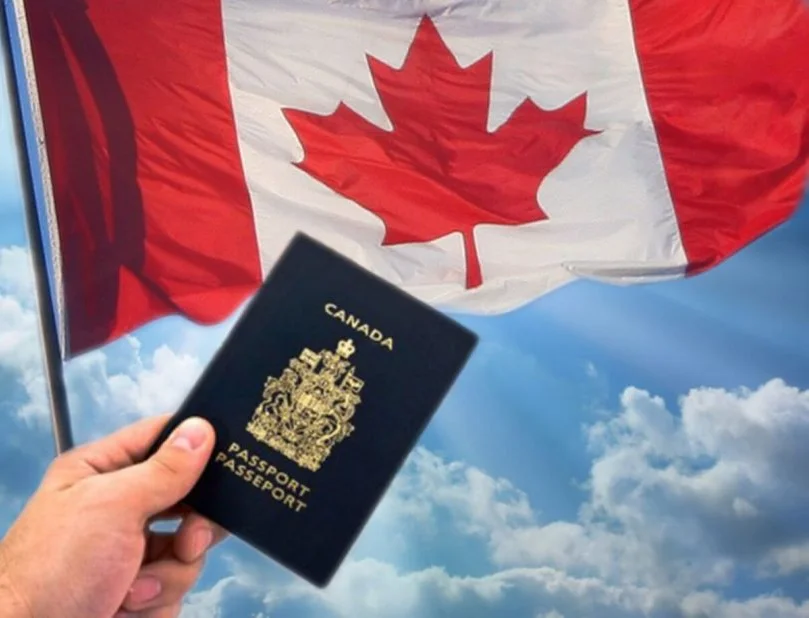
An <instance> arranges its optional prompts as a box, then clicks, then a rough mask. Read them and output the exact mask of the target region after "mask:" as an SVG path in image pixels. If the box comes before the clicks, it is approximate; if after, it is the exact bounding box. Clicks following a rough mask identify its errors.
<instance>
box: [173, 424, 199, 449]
mask: <svg viewBox="0 0 809 618" xmlns="http://www.w3.org/2000/svg"><path fill="white" fill-rule="evenodd" d="M207 437H208V428H207V426H206V424H205V421H203V420H202V419H199V418H189V419H188V420H185V421H183V422H182V423H181V424H180V426H179V427H177V429H175V430H174V435H173V436H172V438H171V444H172V445H174V446H176V447H177V448H181V449H183V450H186V451H193V450H196V449H198V448H199V447H200V446H202V445H203V444H204V443H205V439H206V438H207Z"/></svg>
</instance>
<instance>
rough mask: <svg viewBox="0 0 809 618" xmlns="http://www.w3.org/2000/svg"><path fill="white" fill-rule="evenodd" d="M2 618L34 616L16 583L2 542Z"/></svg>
mask: <svg viewBox="0 0 809 618" xmlns="http://www.w3.org/2000/svg"><path fill="white" fill-rule="evenodd" d="M0 618H34V614H33V612H32V611H31V607H30V605H29V603H28V601H27V600H26V598H25V596H24V595H23V594H22V593H21V591H20V590H19V588H18V587H17V586H16V585H15V583H14V578H13V576H12V573H11V568H10V565H9V563H8V560H7V559H6V555H5V551H4V550H3V544H2V543H0Z"/></svg>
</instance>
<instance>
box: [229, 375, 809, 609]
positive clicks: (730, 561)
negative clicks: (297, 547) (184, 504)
mask: <svg viewBox="0 0 809 618" xmlns="http://www.w3.org/2000/svg"><path fill="white" fill-rule="evenodd" d="M679 407H680V410H679V413H672V412H671V411H670V410H669V409H668V408H667V406H666V403H665V402H664V401H663V400H662V399H661V398H659V397H654V396H652V395H651V394H649V393H648V392H645V391H643V390H640V389H636V388H628V389H626V390H625V391H624V393H623V395H622V397H621V408H620V410H619V412H618V413H617V414H614V415H613V416H612V418H610V419H608V420H603V421H600V422H597V423H595V424H593V425H592V426H590V427H589V428H588V429H587V436H586V437H587V439H588V442H589V445H590V447H591V448H592V449H593V454H594V459H593V463H592V467H591V474H590V478H589V482H588V483H587V489H588V492H589V494H588V497H587V499H586V500H585V502H584V504H583V505H582V508H581V511H580V516H579V518H578V519H577V520H576V521H549V522H542V521H541V517H540V516H539V514H538V512H537V509H536V508H535V507H534V506H533V505H532V504H531V503H530V501H529V499H528V496H527V495H526V494H525V493H524V492H522V491H520V490H519V488H517V487H514V486H513V485H512V484H511V483H509V482H508V481H506V480H504V479H496V478H493V477H491V476H490V475H488V474H486V473H485V472H484V471H482V470H479V469H477V468H475V467H473V466H470V465H468V464H466V463H463V462H457V461H446V460H444V459H442V458H441V457H439V456H438V455H436V454H434V453H432V452H430V451H427V450H425V449H423V448H418V449H416V451H414V453H413V454H412V455H411V457H410V458H409V460H408V462H407V464H406V466H405V468H404V469H403V471H402V473H401V474H400V475H399V477H398V478H397V480H396V481H395V483H394V484H393V486H392V488H391V491H390V492H389V494H388V496H386V498H385V500H384V501H383V503H382V505H381V506H380V509H379V510H378V511H377V514H378V515H379V516H378V517H377V516H375V517H374V520H372V523H371V524H370V525H369V527H368V530H367V532H366V534H365V535H371V536H374V535H375V534H376V531H375V530H376V529H377V528H379V529H385V530H387V529H395V528H396V527H397V526H399V525H400V524H401V521H402V520H407V521H408V522H410V523H413V522H415V523H416V524H417V525H418V527H420V528H423V529H426V530H429V531H430V534H433V535H435V533H436V531H437V532H438V535H437V537H438V538H442V539H446V538H451V537H455V538H467V539H470V540H475V539H477V540H478V541H479V542H480V546H481V547H482V548H483V549H485V551H486V552H487V555H488V557H489V561H490V564H491V569H490V573H489V574H486V575H474V576H471V575H464V574H462V573H455V574H453V573H451V572H448V571H447V570H446V569H444V568H439V567H421V568H415V569H409V570H402V569H399V568H397V567H395V566H394V565H393V564H391V563H390V562H386V561H382V560H379V559H376V558H374V557H373V556H370V557H364V558H358V557H357V556H356V555H352V556H351V557H350V558H349V560H348V561H347V562H346V563H345V564H344V566H343V567H342V568H341V570H340V571H339V572H338V574H337V576H336V577H335V579H334V581H333V582H332V584H331V585H330V586H329V587H328V588H327V589H326V590H324V591H319V590H317V589H314V588H312V587H311V586H308V585H306V584H303V583H301V582H300V581H298V580H293V581H292V583H289V584H287V585H279V583H278V582H277V581H273V582H272V586H273V589H274V590H275V592H274V593H273V594H272V596H271V597H268V598H267V599H266V603H265V607H266V608H267V609H268V611H270V610H272V609H273V608H277V607H279V604H282V603H290V602H291V601H299V602H306V603H309V604H311V603H313V602H316V603H318V604H319V605H318V607H319V608H320V612H321V613H320V614H318V613H317V612H312V613H311V614H310V613H306V612H303V613H295V612H294V611H292V610H291V609H289V607H290V606H288V605H285V606H284V607H285V609H287V610H288V611H285V614H286V613H289V614H290V615H295V616H309V615H313V616H314V615H327V616H338V617H340V618H342V617H348V616H351V617H352V618H366V617H367V618H370V617H372V616H373V617H374V618H403V617H405V616H420V617H423V618H430V617H432V616H439V615H440V616H447V615H457V616H470V615H474V616H476V617H486V618H488V617H489V616H491V617H494V616H502V615H530V616H537V617H538V618H540V617H541V618H557V617H558V616H577V617H580V618H586V617H589V616H598V617H599V618H612V617H613V616H614V617H616V618H617V617H619V616H620V617H621V618H627V617H635V616H637V617H640V616H648V617H655V618H658V617H660V618H663V617H665V618H674V617H677V618H731V617H732V618H772V617H776V618H809V605H807V604H806V603H804V604H801V603H800V602H798V601H796V600H794V599H791V598H789V597H786V596H783V594H781V593H774V594H771V595H762V596H757V597H755V598H748V599H744V598H742V599H736V600H734V599H731V598H727V595H728V591H729V589H730V588H729V586H728V585H729V584H731V583H732V582H733V581H734V578H735V577H736V575H737V573H738V571H739V570H740V569H744V568H748V567H749V571H748V572H756V569H757V570H758V571H757V572H758V573H759V575H760V576H762V577H765V576H766V577H769V576H776V575H783V574H789V573H801V572H809V522H806V521H805V518H801V517H798V518H795V519H794V520H792V521H791V523H789V525H785V522H790V514H791V513H793V512H796V513H805V512H807V508H809V492H806V491H805V486H804V485H803V484H804V483H806V481H804V480H803V476H802V474H800V473H796V471H797V472H801V471H802V470H803V468H802V467H801V466H802V462H803V460H804V458H805V455H804V453H803V451H802V450H801V449H799V448H797V445H799V444H800V442H801V439H803V438H805V437H807V433H806V432H807V431H808V430H809V394H808V393H807V392H806V391H800V390H798V389H795V388H793V387H790V386H788V385H786V384H785V383H784V382H783V381H781V380H773V381H771V382H769V383H767V384H765V385H763V386H761V387H760V388H759V389H756V390H749V389H748V390H745V389H742V390H739V391H737V392H727V391H721V390H717V389H707V388H704V389H694V390H692V391H691V392H689V393H688V394H687V395H685V396H684V397H682V398H681V400H680V401H679ZM801 487H804V491H803V492H802V493H798V490H800V488H801ZM795 509H797V510H795ZM383 517H384V519H385V520H389V519H391V518H393V519H396V518H399V519H398V521H399V523H391V522H390V521H383V520H382V519H381V518H383ZM774 522H778V523H779V525H778V526H776V527H777V528H778V529H777V530H776V531H775V532H773V531H772V527H773V526H774ZM365 535H364V536H365ZM432 538H436V537H435V536H433V537H432ZM411 542H412V543H419V538H418V536H417V535H416V536H414V538H413V539H411ZM242 583H243V585H244V586H247V587H248V588H250V587H253V588H256V589H260V588H261V587H262V586H261V584H260V583H257V582H256V581H255V580H254V581H252V582H251V583H250V584H248V583H247V582H246V580H242ZM268 585H269V584H268ZM296 607H297V606H296ZM301 607H302V606H301ZM301 611H302V610H301ZM473 612H474V613H473ZM270 613H272V611H270Z"/></svg>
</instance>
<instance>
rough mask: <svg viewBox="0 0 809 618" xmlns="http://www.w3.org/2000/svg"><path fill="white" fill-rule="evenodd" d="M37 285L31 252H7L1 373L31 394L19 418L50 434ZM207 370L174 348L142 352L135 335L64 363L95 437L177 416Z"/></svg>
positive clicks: (1, 269)
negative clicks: (142, 419)
mask: <svg viewBox="0 0 809 618" xmlns="http://www.w3.org/2000/svg"><path fill="white" fill-rule="evenodd" d="M32 281H33V275H32V270H31V266H30V259H29V254H28V252H27V250H25V249H23V248H20V247H3V248H0V368H3V369H5V370H6V371H8V372H9V373H10V374H11V375H13V376H15V379H16V381H17V383H18V384H19V385H20V386H22V388H23V389H24V391H25V393H26V396H27V398H26V400H25V401H23V402H21V403H20V405H19V406H18V407H17V409H16V414H17V416H18V417H19V418H21V419H22V420H23V421H25V422H27V423H29V424H31V425H34V426H38V427H40V428H43V429H44V428H49V422H50V421H49V415H48V409H49V407H48V400H47V396H46V390H45V382H44V376H43V370H42V360H41V353H40V348H39V337H38V334H37V333H38V321H37V317H36V308H35V296H34V288H33V283H32ZM188 330H191V329H190V328H189V329H188ZM189 340H191V338H190V337H189ZM113 367H115V368H114V369H113ZM202 368H203V363H202V361H201V360H200V359H199V358H198V357H197V356H195V355H194V354H192V353H189V352H184V351H177V350H175V349H172V348H170V347H168V346H167V345H161V346H159V347H157V348H156V349H155V350H154V351H153V352H151V353H149V354H143V352H142V344H141V342H140V341H139V340H138V339H137V338H136V337H133V336H129V337H125V338H123V339H122V340H120V341H118V342H115V343H113V344H111V345H110V346H107V347H105V348H102V349H98V350H94V351H91V352H88V353H86V354H83V355H81V356H79V357H78V358H76V359H73V360H72V361H70V362H68V363H66V365H65V380H66V382H67V386H68V391H69V396H70V404H71V416H72V419H73V421H74V424H76V425H79V426H81V427H87V428H88V433H90V434H91V435H90V436H89V437H95V436H98V435H100V434H103V433H105V432H107V431H108V430H109V429H111V428H112V427H113V426H117V425H120V424H123V423H126V422H130V421H132V420H134V419H135V418H136V417H139V416H144V415H151V414H156V413H162V412H168V411H172V410H174V409H176V407H177V406H178V405H179V404H180V403H181V401H182V399H183V397H184V396H185V395H186V393H187V392H188V390H189V389H190V388H191V386H192V385H193V383H194V382H195V381H196V379H197V377H198V376H199V374H200V373H201V371H202Z"/></svg>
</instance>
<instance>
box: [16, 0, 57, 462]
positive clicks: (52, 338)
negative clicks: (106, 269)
mask: <svg viewBox="0 0 809 618" xmlns="http://www.w3.org/2000/svg"><path fill="white" fill-rule="evenodd" d="M8 11H9V3H8V2H7V1H5V0H4V2H3V10H2V11H0V14H2V15H0V20H2V32H0V38H2V39H3V42H2V54H3V66H4V68H5V76H6V80H5V81H6V92H7V93H8V94H9V97H8V98H9V111H10V112H11V116H12V119H11V122H12V125H13V127H14V144H15V147H16V148H15V149H16V151H17V162H18V171H19V177H20V185H21V187H22V198H23V208H24V210H25V223H26V229H27V232H28V244H29V247H30V252H31V260H32V262H33V269H34V281H35V286H36V288H35V289H36V303H37V310H38V317H39V330H40V342H41V348H42V359H43V362H44V369H45V381H46V385H47V389H48V398H49V400H50V404H51V425H52V428H53V437H54V442H55V446H56V453H57V455H58V454H60V453H63V452H65V451H67V450H69V449H71V448H73V435H72V431H71V426H70V412H69V409H68V402H67V389H66V388H65V380H64V373H63V365H62V355H61V353H60V347H59V334H58V330H57V326H56V315H55V312H54V310H53V296H52V294H51V286H50V281H49V279H48V266H47V263H46V258H45V250H44V243H43V241H42V229H41V227H40V223H39V215H38V213H37V208H36V194H35V193H34V181H33V175H32V174H33V169H32V167H31V161H30V159H29V157H28V155H27V148H26V141H25V129H24V124H23V113H22V105H23V100H22V97H21V96H20V89H19V86H18V83H17V80H16V78H15V69H14V57H13V54H12V43H11V28H12V23H11V21H10V19H9V14H8Z"/></svg>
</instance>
